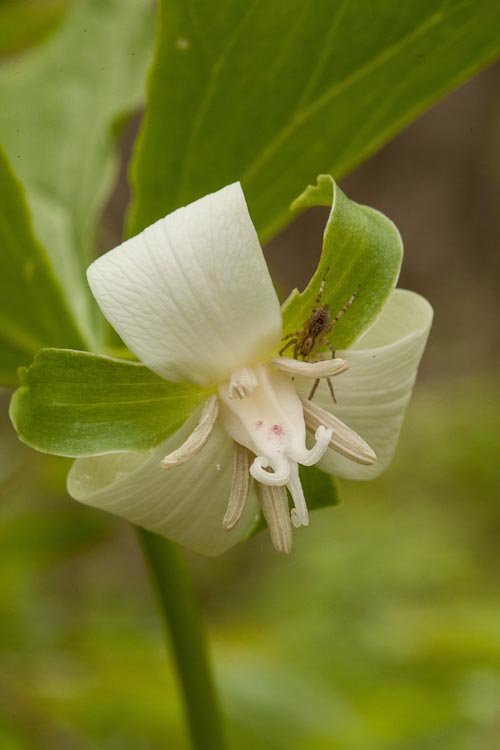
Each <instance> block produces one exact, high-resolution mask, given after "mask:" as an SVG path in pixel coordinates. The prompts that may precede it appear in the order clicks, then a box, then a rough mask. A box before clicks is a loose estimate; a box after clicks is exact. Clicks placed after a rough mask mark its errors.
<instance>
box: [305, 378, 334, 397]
mask: <svg viewBox="0 0 500 750" xmlns="http://www.w3.org/2000/svg"><path fill="white" fill-rule="evenodd" d="M328 380H330V378H328ZM318 385H319V378H316V380H315V381H314V383H313V387H312V388H311V393H310V394H309V396H308V397H307V400H308V401H312V398H313V396H314V394H315V393H316V389H317V387H318Z"/></svg>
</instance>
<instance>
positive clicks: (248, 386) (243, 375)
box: [229, 367, 257, 399]
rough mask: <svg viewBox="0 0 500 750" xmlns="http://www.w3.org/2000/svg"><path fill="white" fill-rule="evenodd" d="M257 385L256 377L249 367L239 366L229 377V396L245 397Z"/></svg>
mask: <svg viewBox="0 0 500 750" xmlns="http://www.w3.org/2000/svg"><path fill="white" fill-rule="evenodd" d="M256 385H257V378H256V376H255V373H254V371H253V370H252V369H251V368H250V367H239V368H238V369H237V370H234V372H233V373H232V374H231V377H230V379H229V398H239V399H241V398H246V397H247V396H250V394H251V393H252V391H253V390H254V389H255V387H256Z"/></svg>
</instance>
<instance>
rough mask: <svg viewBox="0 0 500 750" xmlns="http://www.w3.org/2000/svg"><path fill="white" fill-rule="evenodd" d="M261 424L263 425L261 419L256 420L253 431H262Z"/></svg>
mask: <svg viewBox="0 0 500 750" xmlns="http://www.w3.org/2000/svg"><path fill="white" fill-rule="evenodd" d="M263 424H264V422H263V421H262V419H258V420H257V421H256V423H255V429H257V430H260V429H262V425H263Z"/></svg>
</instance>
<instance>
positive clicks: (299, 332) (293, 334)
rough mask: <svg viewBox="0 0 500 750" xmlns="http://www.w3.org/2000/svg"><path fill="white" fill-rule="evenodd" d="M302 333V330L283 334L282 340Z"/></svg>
mask: <svg viewBox="0 0 500 750" xmlns="http://www.w3.org/2000/svg"><path fill="white" fill-rule="evenodd" d="M301 333H302V331H293V332H292V333H287V335H286V336H283V338H282V339H281V340H282V341H286V340H287V339H291V338H292V336H300V334H301Z"/></svg>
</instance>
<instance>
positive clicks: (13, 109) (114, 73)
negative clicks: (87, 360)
mask: <svg viewBox="0 0 500 750" xmlns="http://www.w3.org/2000/svg"><path fill="white" fill-rule="evenodd" d="M27 19H28V20H27V24H28V25H29V15H28V17H27ZM153 31H154V15H153V13H152V12H151V6H150V3H149V2H148V0H139V2H138V0H105V1H103V0H85V2H80V3H76V4H75V6H74V8H72V10H71V11H68V13H67V14H66V16H65V19H64V23H63V24H62V25H61V27H60V29H59V30H58V31H57V33H55V34H54V35H52V36H51V37H50V38H49V39H48V40H47V41H46V42H45V43H44V44H42V45H41V46H39V47H37V48H35V49H34V50H31V51H29V52H27V53H25V54H24V55H23V56H22V57H20V58H13V59H12V60H8V61H7V62H6V63H5V64H4V65H3V66H2V67H1V68H0V101H1V103H2V106H1V107H0V142H1V143H2V144H3V145H4V147H5V149H6V151H7V154H8V155H9V157H10V160H11V162H12V164H13V165H14V169H15V171H16V173H17V175H18V176H19V177H20V179H21V181H22V182H23V185H24V187H25V188H26V191H27V196H28V203H29V206H30V208H31V211H32V214H33V219H34V225H35V231H36V233H37V235H38V236H39V238H40V239H41V241H42V242H43V243H44V245H45V247H46V249H47V252H48V253H49V255H50V257H51V258H52V262H53V264H54V267H55V269H56V272H57V274H58V275H59V277H60V278H61V280H62V281H63V283H64V288H65V292H66V295H67V299H68V303H69V305H70V306H71V307H72V309H73V310H74V311H75V313H76V314H77V315H78V318H79V320H80V324H81V326H82V328H83V329H84V330H85V332H86V334H87V338H91V337H92V336H93V337H94V339H95V338H96V336H95V320H94V324H92V321H93V318H95V312H96V306H95V304H94V302H93V300H91V296H90V293H89V290H88V287H87V284H86V280H85V276H84V270H85V268H86V266H87V265H88V264H89V262H90V260H91V259H92V258H93V257H94V253H95V248H94V245H95V236H94V235H95V232H96V225H97V220H98V218H99V216H100V212H101V211H102V207H103V203H104V201H105V200H106V199H107V197H108V195H109V192H110V190H111V187H112V185H113V182H114V180H115V179H116V174H117V169H118V153H117V144H116V136H117V128H118V126H119V124H120V122H122V121H123V118H124V117H125V116H126V115H129V114H130V113H131V112H133V111H134V110H136V109H137V108H138V107H139V106H140V104H141V103H142V101H143V97H144V81H145V76H146V69H147V65H148V63H149V59H150V53H151V50H152V43H153ZM19 293H20V295H22V293H23V290H20V291H19Z"/></svg>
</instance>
